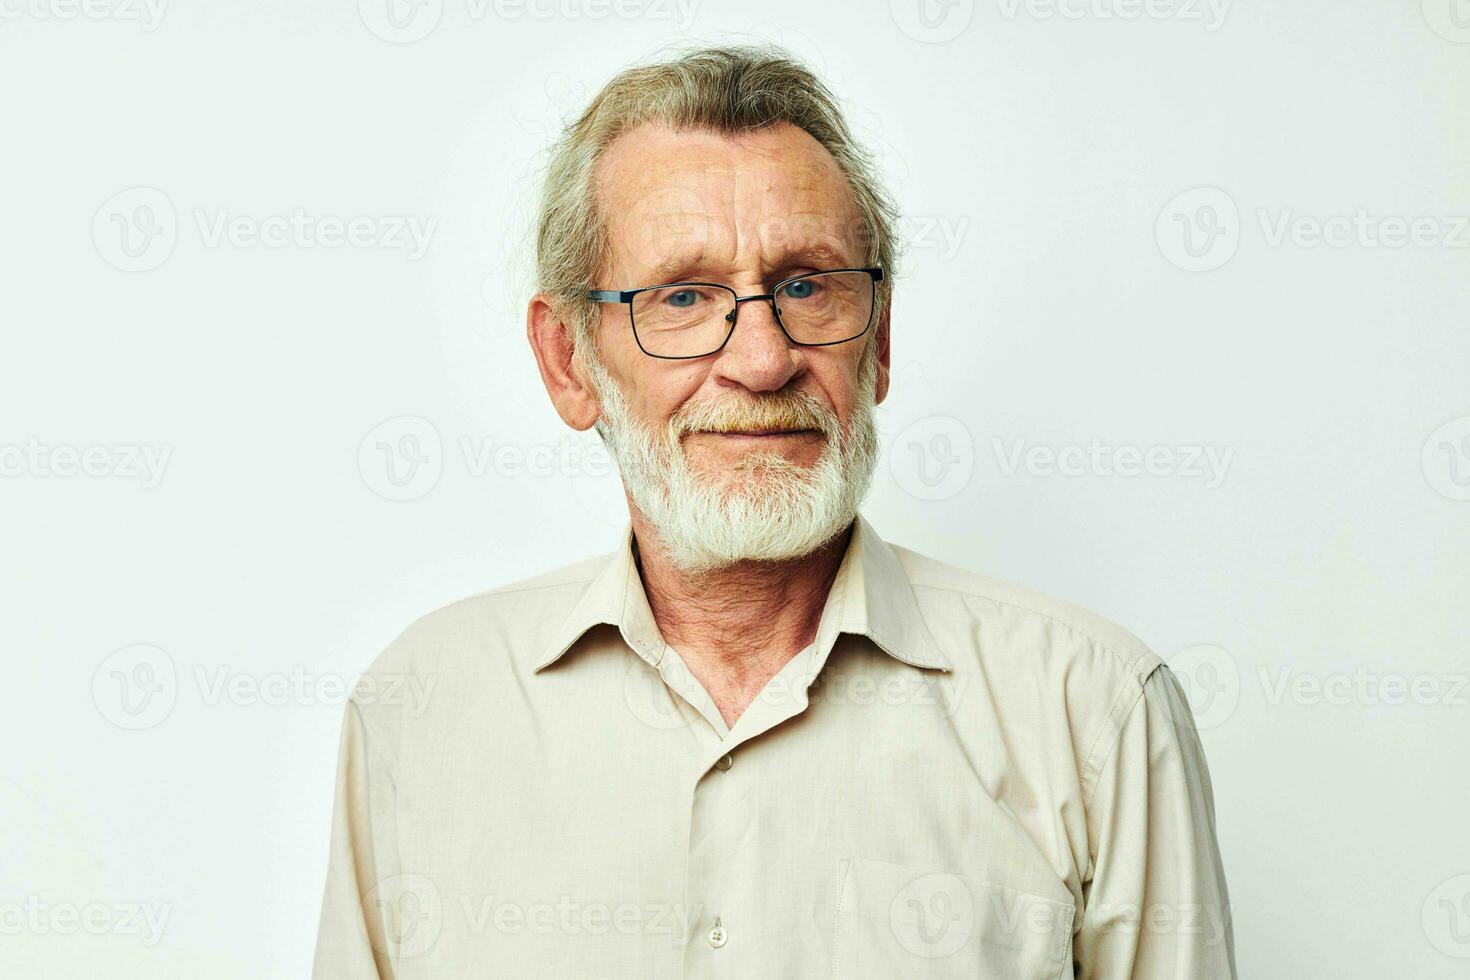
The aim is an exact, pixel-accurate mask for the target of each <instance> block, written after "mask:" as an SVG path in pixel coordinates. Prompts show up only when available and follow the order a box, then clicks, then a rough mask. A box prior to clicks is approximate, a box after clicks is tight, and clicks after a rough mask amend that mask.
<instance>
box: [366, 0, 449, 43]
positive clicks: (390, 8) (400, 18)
mask: <svg viewBox="0 0 1470 980" xmlns="http://www.w3.org/2000/svg"><path fill="white" fill-rule="evenodd" d="M443 14H444V0H357V15H358V16H359V17H361V18H362V23H363V26H364V27H366V28H367V29H368V30H369V31H371V32H372V34H373V35H374V36H375V37H378V38H380V39H382V40H384V41H387V42H388V43H389V44H412V43H413V42H414V41H422V40H423V39H424V38H426V37H428V36H429V34H430V33H431V32H432V31H433V30H434V28H436V27H438V26H439V18H440V17H442V16H443Z"/></svg>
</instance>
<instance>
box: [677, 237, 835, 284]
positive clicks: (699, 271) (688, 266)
mask: <svg viewBox="0 0 1470 980" xmlns="http://www.w3.org/2000/svg"><path fill="white" fill-rule="evenodd" d="M704 261H705V252H704V249H702V248H701V249H699V250H697V251H694V252H686V253H684V254H677V255H672V256H670V257H668V258H666V259H664V260H663V261H661V262H659V263H658V264H656V265H655V266H654V267H653V275H654V277H655V278H656V281H657V282H660V283H664V282H684V281H686V280H690V279H697V278H699V277H701V276H705V277H708V278H712V279H714V280H715V281H719V280H720V277H719V276H710V274H709V273H708V272H707V270H706V266H705V265H704ZM848 264H849V259H848V258H847V256H846V255H845V254H844V253H843V252H841V251H840V250H838V249H836V248H834V247H832V246H831V245H828V244H826V243H823V242H811V243H809V244H806V245H801V246H798V247H796V248H793V249H790V250H789V251H787V252H786V253H785V254H784V255H783V256H782V257H781V258H780V259H779V260H778V261H776V262H774V263H772V264H771V265H770V266H769V267H768V272H770V273H781V274H784V273H786V272H789V271H790V270H791V269H794V268H796V267H797V266H803V265H805V266H811V267H812V269H813V271H820V270H822V269H839V268H847V267H848ZM781 277H782V276H781V275H777V276H776V278H781Z"/></svg>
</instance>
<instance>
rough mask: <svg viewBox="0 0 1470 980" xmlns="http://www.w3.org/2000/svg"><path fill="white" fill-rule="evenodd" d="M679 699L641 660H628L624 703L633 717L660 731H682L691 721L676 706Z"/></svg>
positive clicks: (638, 658) (624, 675)
mask: <svg viewBox="0 0 1470 980" xmlns="http://www.w3.org/2000/svg"><path fill="white" fill-rule="evenodd" d="M676 697H678V695H677V694H675V693H674V692H673V691H671V690H669V687H668V685H667V684H665V683H664V680H663V675H662V674H660V673H659V672H658V670H657V669H656V668H654V667H652V666H650V665H649V664H648V663H646V662H644V660H643V658H641V657H629V658H628V666H627V667H626V668H625V669H624V670H623V700H624V701H625V702H626V703H627V705H628V710H629V711H631V712H632V713H633V715H634V717H636V718H637V719H638V720H639V721H641V722H643V724H645V725H647V726H648V727H649V728H656V729H659V730H661V731H671V730H673V729H675V728H683V727H685V726H686V725H688V724H689V718H688V717H687V716H686V715H685V714H684V713H683V712H681V711H680V710H679V706H678V705H677V704H676V703H674V699H675V698H676Z"/></svg>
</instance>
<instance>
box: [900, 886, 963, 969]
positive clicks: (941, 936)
mask: <svg viewBox="0 0 1470 980" xmlns="http://www.w3.org/2000/svg"><path fill="white" fill-rule="evenodd" d="M888 921H889V923H890V925H892V927H893V935H894V936H895V937H897V939H898V942H899V944H900V945H902V946H903V948H904V949H906V950H908V951H909V952H910V953H913V954H914V955H915V956H920V957H923V958H925V959H940V958H941V957H945V956H953V955H954V954H955V953H957V952H959V951H960V949H961V948H963V947H964V945H965V943H966V942H968V941H969V939H970V936H971V934H972V933H973V932H974V931H975V905H974V899H973V898H972V897H971V895H970V889H969V887H968V886H966V885H965V881H964V879H963V878H961V877H959V876H958V875H952V874H927V875H923V876H922V877H920V878H917V879H915V880H914V881H912V882H910V883H909V884H908V885H906V886H904V888H903V889H902V890H901V891H899V893H898V894H897V895H895V896H894V897H893V904H892V905H891V906H890V907H889V909H888Z"/></svg>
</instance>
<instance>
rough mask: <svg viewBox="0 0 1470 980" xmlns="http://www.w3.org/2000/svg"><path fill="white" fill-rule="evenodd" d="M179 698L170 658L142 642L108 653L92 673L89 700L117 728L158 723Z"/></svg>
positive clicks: (136, 728) (176, 680) (177, 683)
mask: <svg viewBox="0 0 1470 980" xmlns="http://www.w3.org/2000/svg"><path fill="white" fill-rule="evenodd" d="M178 698H179V675H178V671H177V670H175V669H174V662H173V658H172V657H170V656H169V655H168V653H167V652H165V651H164V650H161V649H159V648H158V647H156V646H152V645H150V644H146V643H140V644H137V645H135V646H130V647H124V648H123V649H121V650H118V651H116V652H114V653H112V654H110V655H109V656H108V657H107V659H106V660H104V661H102V664H101V665H100V666H99V667H98V668H97V672H96V673H94V674H93V675H92V702H93V703H94V704H95V705H96V706H97V710H98V711H99V712H100V713H101V715H102V717H104V718H106V719H107V720H108V721H110V722H112V723H113V724H114V725H116V726H118V727H119V728H126V729H128V730H130V731H141V730H143V729H145V728H152V727H154V726H155V725H158V724H161V723H162V722H163V721H164V719H166V718H168V716H169V715H170V714H171V713H172V712H173V710H174V704H175V703H176V702H177V701H178Z"/></svg>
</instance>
